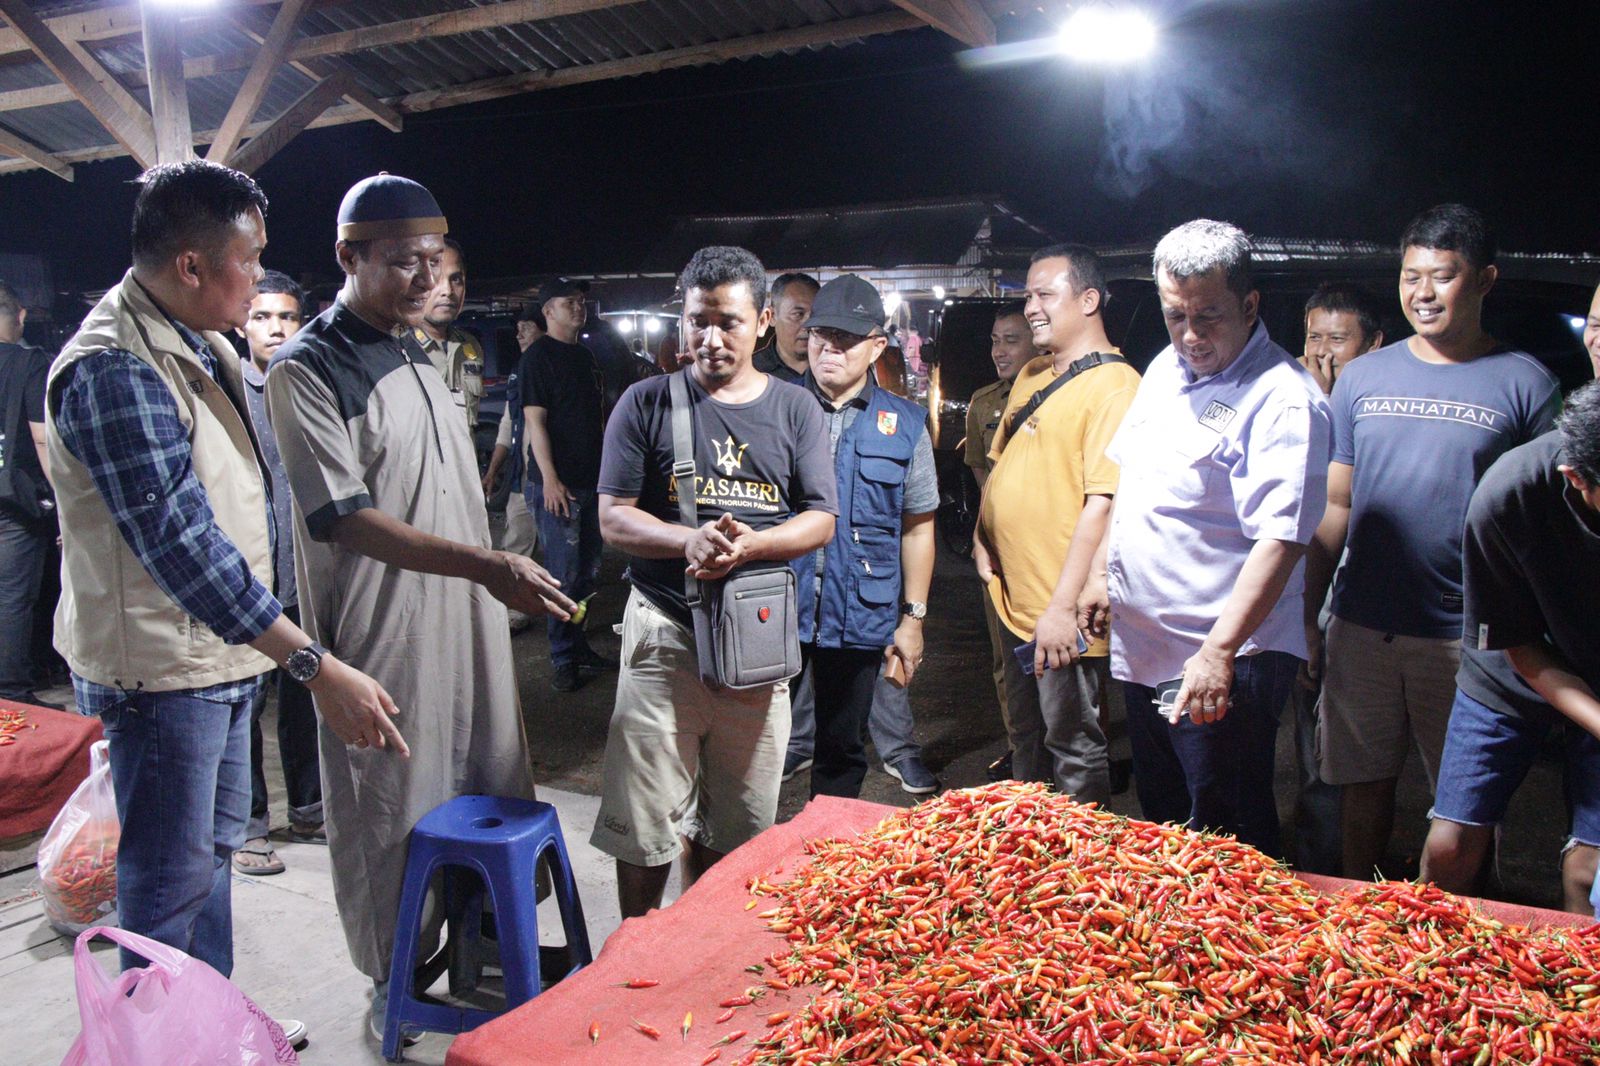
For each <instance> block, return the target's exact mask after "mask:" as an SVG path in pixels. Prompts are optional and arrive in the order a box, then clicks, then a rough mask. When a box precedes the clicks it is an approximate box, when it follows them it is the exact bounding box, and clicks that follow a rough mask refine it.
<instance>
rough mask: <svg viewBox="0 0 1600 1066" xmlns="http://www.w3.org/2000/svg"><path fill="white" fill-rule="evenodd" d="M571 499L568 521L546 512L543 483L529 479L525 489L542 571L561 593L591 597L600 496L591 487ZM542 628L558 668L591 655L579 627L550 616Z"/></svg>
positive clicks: (597, 572)
mask: <svg viewBox="0 0 1600 1066" xmlns="http://www.w3.org/2000/svg"><path fill="white" fill-rule="evenodd" d="M572 495H573V496H575V497H577V499H575V500H574V501H573V502H572V503H571V504H569V505H568V508H567V513H568V517H566V518H562V517H561V516H560V515H558V514H551V513H550V512H549V511H547V510H545V507H544V486H543V485H541V484H539V483H538V482H536V481H530V482H528V483H527V486H526V498H527V501H528V510H530V511H534V512H535V513H537V514H538V516H539V540H540V541H541V542H542V543H543V544H544V567H545V569H546V570H548V571H550V573H551V575H552V576H553V577H555V579H556V580H557V581H560V582H561V591H562V592H565V593H566V594H567V595H568V596H570V597H572V598H573V599H574V600H582V599H584V598H586V597H588V596H592V595H593V594H594V590H595V586H596V585H597V584H599V582H600V552H601V549H602V548H604V547H605V541H603V540H601V539H600V497H599V496H598V495H596V493H595V491H594V490H593V489H575V490H572ZM545 627H546V629H547V630H548V631H549V634H550V661H551V662H552V663H554V664H555V665H556V666H565V665H567V664H568V663H575V662H578V661H580V660H582V659H585V658H587V657H588V655H589V654H590V651H589V642H588V640H587V639H586V638H585V637H584V635H583V626H582V625H581V624H579V623H575V622H563V621H561V620H560V619H558V618H556V617H555V616H554V615H552V616H550V617H549V618H548V619H546V621H545Z"/></svg>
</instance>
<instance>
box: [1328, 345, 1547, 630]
mask: <svg viewBox="0 0 1600 1066" xmlns="http://www.w3.org/2000/svg"><path fill="white" fill-rule="evenodd" d="M1329 402H1330V405H1331V406H1332V408H1333V461H1334V462H1336V463H1346V464H1348V465H1351V466H1353V467H1354V468H1355V469H1354V474H1353V482H1352V485H1351V510H1350V532H1349V537H1348V540H1347V541H1346V548H1347V551H1348V552H1349V556H1348V559H1347V560H1346V563H1345V565H1344V566H1343V567H1341V568H1340V570H1339V576H1338V578H1337V579H1336V581H1335V584H1334V592H1333V613H1334V614H1335V615H1337V616H1339V617H1340V618H1343V619H1344V620H1346V621H1348V622H1354V623H1355V624H1357V625H1361V626H1366V627H1367V628H1369V629H1376V630H1379V631H1381V632H1384V633H1397V634H1401V635H1404V636H1412V637H1430V638H1435V639H1454V638H1459V637H1460V635H1461V610H1462V586H1461V535H1462V530H1463V528H1464V525H1465V522H1466V516H1467V504H1468V502H1469V501H1470V500H1471V499H1472V490H1473V488H1474V487H1475V486H1476V485H1477V484H1478V480H1479V478H1481V477H1482V476H1483V474H1484V471H1486V470H1488V469H1489V467H1490V466H1491V465H1492V464H1493V463H1494V461H1495V460H1496V459H1498V458H1500V456H1501V455H1503V454H1505V453H1506V452H1508V451H1510V450H1511V449H1512V448H1515V447H1517V446H1518V445H1519V444H1524V443H1526V442H1527V441H1530V440H1532V439H1533V438H1535V437H1537V436H1538V435H1539V434H1541V433H1543V432H1545V431H1546V430H1548V429H1549V428H1550V426H1551V424H1552V423H1553V421H1554V419H1555V416H1556V413H1557V412H1558V411H1559V410H1560V406H1561V390H1560V388H1559V386H1558V385H1557V383H1556V379H1555V376H1554V375H1552V374H1551V373H1550V372H1549V371H1548V370H1546V369H1545V368H1544V367H1543V366H1542V365H1541V364H1540V363H1539V361H1538V360H1536V359H1534V358H1533V357H1532V356H1531V355H1528V354H1527V353H1526V352H1519V351H1512V350H1509V349H1496V350H1495V351H1493V352H1490V353H1489V354H1488V355H1485V356H1481V357H1480V358H1477V359H1474V360H1473V361H1471V362H1470V363H1458V364H1441V363H1427V362H1423V361H1422V360H1421V359H1418V358H1417V357H1416V356H1415V355H1413V354H1412V352H1411V348H1410V346H1409V344H1408V343H1407V342H1406V341H1399V342H1397V343H1395V344H1390V345H1388V346H1386V347H1384V348H1380V349H1379V350H1378V351H1376V352H1373V353H1371V354H1370V355H1364V356H1362V357H1361V358H1360V359H1357V360H1354V361H1353V362H1351V363H1350V364H1349V365H1348V366H1346V367H1345V369H1344V371H1343V373H1341V374H1340V375H1339V381H1338V384H1337V385H1335V386H1334V390H1333V395H1332V397H1330V400H1329Z"/></svg>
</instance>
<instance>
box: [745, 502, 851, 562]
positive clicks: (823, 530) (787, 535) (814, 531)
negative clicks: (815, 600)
mask: <svg viewBox="0 0 1600 1066" xmlns="http://www.w3.org/2000/svg"><path fill="white" fill-rule="evenodd" d="M756 536H757V538H758V540H757V541H756V545H755V547H754V549H753V550H752V551H751V553H750V558H751V559H764V560H768V561H771V562H779V563H786V562H788V561H789V560H791V559H798V558H800V556H802V555H804V554H806V553H807V552H814V551H816V550H817V549H818V548H820V547H822V546H823V545H824V544H826V543H828V541H830V540H832V539H833V515H831V514H828V513H827V512H826V511H801V512H800V513H799V514H797V515H795V516H794V517H793V518H790V519H789V520H788V521H786V522H783V523H781V524H779V525H776V526H773V527H772V528H771V529H763V530H761V531H760V532H758V533H757V534H756Z"/></svg>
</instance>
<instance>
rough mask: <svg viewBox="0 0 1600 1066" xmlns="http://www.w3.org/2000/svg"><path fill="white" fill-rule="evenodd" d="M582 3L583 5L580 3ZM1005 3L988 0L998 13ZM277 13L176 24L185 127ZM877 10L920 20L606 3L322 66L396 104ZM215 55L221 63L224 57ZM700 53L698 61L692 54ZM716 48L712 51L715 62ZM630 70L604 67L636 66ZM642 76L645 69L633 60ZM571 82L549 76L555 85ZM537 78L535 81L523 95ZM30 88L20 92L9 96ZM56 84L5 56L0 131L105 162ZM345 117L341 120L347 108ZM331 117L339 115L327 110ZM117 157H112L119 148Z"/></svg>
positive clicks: (226, 87)
mask: <svg viewBox="0 0 1600 1066" xmlns="http://www.w3.org/2000/svg"><path fill="white" fill-rule="evenodd" d="M128 3H129V0H118V2H117V4H113V5H108V4H107V3H106V2H104V0H102V2H100V3H84V2H71V3H60V2H51V0H33V2H32V7H33V9H34V10H35V11H36V12H37V13H39V14H40V15H41V16H45V17H53V16H56V15H61V14H66V13H79V12H85V11H98V10H100V9H103V8H107V7H108V6H122V5H126V4H128ZM497 6H499V0H360V2H327V3H322V4H318V3H315V2H313V3H312V4H311V5H310V9H309V10H308V11H306V12H305V13H304V14H303V15H302V16H301V20H300V24H299V26H298V27H297V30H296V33H297V36H298V37H301V38H308V37H309V38H314V37H321V36H324V35H327V34H333V33H342V32H348V31H356V30H362V29H368V28H371V27H376V26H382V25H387V24H391V23H397V22H405V21H407V20H412V19H419V18H423V17H426V16H434V15H440V14H447V13H450V12H456V11H466V10H471V9H482V8H490V9H492V8H494V7H497ZM580 6H581V5H580ZM1000 6H1001V5H1000V4H999V3H997V4H996V7H997V9H998V8H999V7H1000ZM274 11H275V7H274V6H273V5H272V4H271V3H267V2H264V0H246V2H245V3H243V4H236V5H233V6H231V7H229V8H227V9H225V10H222V11H219V12H217V13H216V14H212V15H205V16H199V15H197V16H195V17H192V18H189V19H186V20H185V22H184V24H183V32H182V48H183V53H184V57H185V59H186V60H187V61H188V62H190V63H191V64H192V63H194V62H195V61H196V60H202V59H205V58H207V57H212V65H213V66H221V67H223V68H227V69H220V70H215V71H213V72H211V73H207V74H205V75H204V76H197V77H191V78H189V79H188V92H189V110H190V117H191V122H192V125H193V127H194V129H195V130H196V132H197V133H199V132H201V131H207V130H212V129H215V128H216V126H217V125H219V124H220V123H221V121H222V119H223V117H224V116H225V115H226V113H227V111H228V107H229V105H230V104H231V103H232V101H233V98H234V95H235V94H236V93H237V91H238V88H239V86H240V84H241V83H242V81H243V79H244V76H245V74H246V69H247V67H248V60H249V57H250V56H251V55H252V54H253V52H254V50H255V49H256V47H257V44H256V38H255V37H254V36H252V35H251V32H249V31H252V30H253V31H254V33H255V34H257V35H260V34H264V33H266V32H267V29H268V28H269V27H270V25H271V21H272V17H273V14H274ZM868 16H871V17H873V22H872V24H871V25H870V26H863V27H862V30H863V32H873V33H878V32H891V31H894V30H899V29H913V28H916V27H917V26H918V25H919V23H917V22H916V20H915V19H914V18H912V17H911V16H909V15H907V14H905V12H903V11H902V9H901V8H900V7H898V6H897V5H896V4H895V3H894V2H893V0H618V2H617V3H615V4H614V5H612V6H596V7H594V8H593V9H591V10H585V11H580V12H578V13H571V14H563V15H560V16H557V17H554V18H545V19H540V20H538V21H532V22H523V23H518V24H514V25H505V26H496V27H493V28H487V29H477V30H472V31H470V32H466V33H457V34H450V35H444V36H433V37H429V38H424V39H419V40H412V41H406V42H404V43H393V44H385V45H383V46H381V47H376V48H366V49H362V50H359V51H355V52H349V53H344V54H339V55H337V56H329V57H326V58H324V59H322V60H320V62H323V63H328V62H335V63H337V64H339V65H340V66H343V67H345V68H347V69H348V70H350V71H351V72H352V74H353V76H354V78H355V81H356V84H357V85H358V86H359V87H360V88H361V89H362V90H365V91H366V92H369V93H372V94H374V95H376V96H378V97H381V98H384V99H385V100H387V101H388V102H389V103H390V104H391V105H393V106H396V107H397V108H398V109H399V110H401V111H402V112H404V111H406V110H408V109H412V108H410V107H408V103H407V101H406V99H405V98H406V97H407V96H409V95H411V94H424V93H431V94H437V93H440V92H441V91H448V90H450V89H454V88H459V87H461V86H472V85H475V84H476V83H483V82H491V83H492V82H493V81H494V79H515V78H517V77H518V76H524V75H538V74H540V73H547V74H555V73H561V72H568V73H571V72H575V71H577V70H578V69H579V68H583V67H591V66H595V65H597V64H611V63H618V62H625V61H627V60H630V59H633V60H637V59H642V58H644V57H651V56H658V55H661V54H662V53H671V52H674V51H675V50H680V49H688V48H696V47H704V46H707V45H712V44H718V43H721V42H730V41H738V40H746V39H752V38H761V37H762V35H765V34H772V33H778V32H783V31H804V30H805V29H807V28H809V27H825V26H829V25H831V24H835V23H840V22H844V21H847V20H852V19H859V18H863V17H868ZM847 32H848V28H842V29H841V30H840V36H839V37H837V38H830V36H829V35H828V34H827V33H826V32H825V31H823V32H821V33H819V35H818V36H816V37H814V38H807V39H804V40H798V41H796V40H795V39H794V38H792V37H791V38H785V39H777V40H774V42H773V47H772V48H771V49H764V50H763V49H759V48H758V47H757V46H755V45H750V46H749V49H750V50H749V51H746V50H744V49H740V50H739V51H738V54H739V55H740V56H747V55H756V54H769V53H771V52H778V51H795V50H798V49H799V48H802V47H823V46H826V45H829V44H839V43H848V42H849V41H851V40H855V39H859V37H846V36H843V35H844V34H845V33H847ZM83 45H84V47H85V48H86V49H88V51H89V52H90V53H91V54H92V55H94V56H95V58H96V59H98V60H99V62H100V63H101V64H102V65H103V66H104V67H105V69H106V70H107V71H108V72H109V73H110V74H111V75H112V76H113V77H115V78H116V79H117V80H118V81H119V82H120V83H122V84H123V85H124V86H125V87H126V88H127V89H128V90H129V91H130V93H131V94H132V95H133V96H134V97H135V98H136V99H138V100H139V101H140V103H141V104H143V103H144V102H145V101H146V99H147V93H146V90H145V89H144V82H145V80H146V78H145V73H144V48H143V42H142V40H141V38H140V36H139V35H138V34H137V33H129V34H125V35H123V36H112V37H109V38H108V39H104V40H93V39H90V40H85V41H84V42H83ZM216 57H222V58H221V59H220V60H219V59H217V58H216ZM695 58H699V57H695ZM719 58H724V57H722V56H707V57H705V58H704V59H703V60H702V61H707V62H709V61H716V60H717V59H719ZM633 70H634V68H625V69H623V70H621V71H613V70H611V69H609V68H607V69H606V70H605V73H607V74H610V75H613V76H614V75H615V74H619V73H620V74H625V73H630V72H633ZM639 72H644V70H643V68H639ZM565 80H567V79H565V78H563V79H558V82H557V83H558V84H560V83H561V82H562V81H565ZM314 81H315V79H314V78H312V77H309V76H308V75H306V74H304V73H302V72H300V71H298V70H296V69H294V68H293V67H292V66H289V65H285V66H283V67H282V68H281V69H280V70H279V71H278V72H277V73H276V74H275V75H274V77H273V80H272V82H271V84H270V87H269V90H268V92H267V94H266V99H265V101H264V103H263V105H262V107H261V108H260V110H259V111H258V113H257V116H256V119H257V121H263V120H268V119H271V118H273V117H275V116H277V115H278V114H280V113H281V112H283V111H284V110H285V109H287V108H288V107H289V106H290V105H291V104H293V103H294V101H295V100H296V99H298V98H299V97H300V96H301V95H302V94H303V93H304V92H305V91H306V90H307V89H308V88H309V87H310V86H311V85H312V84H313V83H314ZM536 86H537V82H536V81H535V82H530V83H529V84H528V85H526V86H513V88H512V91H516V90H517V89H524V90H525V89H529V88H533V87H536ZM23 90H34V93H33V94H32V95H30V96H28V97H26V98H24V97H21V96H15V95H13V96H11V97H10V99H7V94H15V93H17V92H18V91H23ZM41 90H43V91H45V92H47V93H52V94H53V96H54V99H53V100H52V101H51V102H49V103H47V104H45V105H44V106H32V107H28V108H26V109H25V110H9V109H7V107H8V105H10V106H13V107H14V106H15V105H16V104H17V103H20V102H24V101H25V100H26V101H31V100H33V99H36V98H37V96H38V94H39V91H41ZM67 95H68V94H66V93H65V91H64V87H60V86H58V83H57V80H56V78H55V76H54V75H53V74H52V73H51V72H50V71H49V70H48V68H46V67H45V65H44V64H43V62H41V61H39V60H38V59H37V58H35V57H31V56H29V55H28V54H27V53H13V54H11V55H9V56H7V57H4V58H3V59H0V126H4V127H5V128H8V129H10V130H11V131H13V132H14V133H16V134H19V135H21V136H23V137H26V138H27V139H28V140H30V141H33V142H34V143H35V144H37V145H39V146H40V147H42V148H44V149H46V150H47V151H50V152H52V153H55V154H58V155H64V156H65V157H66V158H67V160H68V161H73V160H75V159H85V158H103V157H105V156H106V155H108V154H112V153H109V152H108V151H106V150H105V149H106V147H107V146H109V145H111V142H112V139H111V137H110V135H109V134H108V133H107V132H106V130H105V129H104V128H103V127H102V126H101V125H100V123H99V122H97V121H96V120H94V119H93V117H92V116H91V115H90V114H89V112H88V110H87V109H86V108H85V107H84V106H83V105H82V104H80V103H78V102H77V101H76V100H75V99H68V98H67ZM434 106H440V101H439V100H437V99H436V98H430V99H427V100H419V101H416V102H415V109H422V108H424V107H429V108H431V107H434ZM341 114H349V112H348V109H347V110H346V111H345V112H342V113H341ZM335 117H337V116H335ZM116 154H120V152H119V153H116ZM20 165H21V162H20V161H13V160H9V159H0V173H4V172H6V171H11V170H16V169H18V168H19V166H20Z"/></svg>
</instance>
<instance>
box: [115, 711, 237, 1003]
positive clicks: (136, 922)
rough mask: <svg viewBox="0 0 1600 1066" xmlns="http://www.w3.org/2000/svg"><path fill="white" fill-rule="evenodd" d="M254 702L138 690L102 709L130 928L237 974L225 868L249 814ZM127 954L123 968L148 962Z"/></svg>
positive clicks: (121, 901)
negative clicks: (251, 723)
mask: <svg viewBox="0 0 1600 1066" xmlns="http://www.w3.org/2000/svg"><path fill="white" fill-rule="evenodd" d="M253 702H254V701H253V700H248V699H247V700H243V701H241V702H238V703H215V702H213V701H211V700H203V699H200V698H199V697H197V696H195V695H194V693H193V692H192V691H184V690H180V691H177V692H136V693H133V694H131V695H130V696H129V697H128V698H127V700H125V701H124V702H122V703H120V704H118V705H117V706H116V707H114V708H112V709H110V710H108V711H105V712H104V713H103V714H102V715H101V716H100V720H101V723H102V724H103V725H104V726H105V732H106V739H107V740H109V741H110V742H111V749H110V754H111V784H112V788H113V790H114V791H115V792H116V794H117V815H118V817H119V818H121V820H122V841H121V843H120V844H119V846H118V848H117V911H118V915H119V917H120V919H121V922H122V927H123V928H124V929H127V930H130V931H131V932H135V933H141V934H143V935H144V936H148V937H150V938H151V939H153V940H159V941H161V942H162V943H163V944H169V945H171V946H172V947H175V948H177V949H178V950H180V951H184V952H187V953H188V954H190V955H192V956H194V957H195V958H197V959H199V960H201V961H202V962H205V963H207V964H208V965H209V966H211V967H212V969H214V970H216V971H217V972H218V973H220V974H222V976H224V977H227V976H228V975H229V974H231V973H232V972H233V900H232V898H231V894H230V889H231V886H230V884H229V876H230V866H229V862H230V860H231V859H232V857H233V853H234V851H235V850H237V849H238V848H239V847H240V846H241V845H243V844H244V840H245V837H244V830H245V821H246V819H248V818H249V816H250V709H251V704H252V703H253ZM144 961H145V960H143V959H142V958H140V956H138V955H137V954H135V953H133V952H130V951H127V950H124V951H123V952H122V967H123V969H128V968H130V967H133V966H141V965H144Z"/></svg>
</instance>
